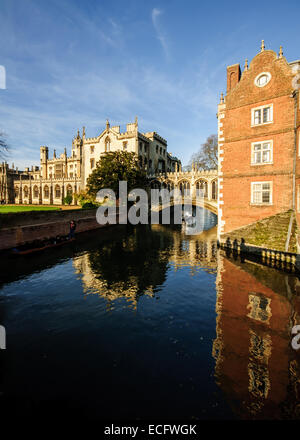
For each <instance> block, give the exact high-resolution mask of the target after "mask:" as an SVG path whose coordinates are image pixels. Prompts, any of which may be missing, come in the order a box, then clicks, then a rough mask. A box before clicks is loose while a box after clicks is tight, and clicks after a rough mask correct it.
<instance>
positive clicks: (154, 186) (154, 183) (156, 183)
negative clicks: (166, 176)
mask: <svg viewBox="0 0 300 440" xmlns="http://www.w3.org/2000/svg"><path fill="white" fill-rule="evenodd" d="M151 188H152V189H160V182H159V181H158V180H153V181H152V182H151Z"/></svg>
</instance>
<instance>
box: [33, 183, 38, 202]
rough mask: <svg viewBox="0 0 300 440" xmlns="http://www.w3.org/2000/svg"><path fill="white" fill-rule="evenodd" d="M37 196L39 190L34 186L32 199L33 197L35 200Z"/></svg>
mask: <svg viewBox="0 0 300 440" xmlns="http://www.w3.org/2000/svg"><path fill="white" fill-rule="evenodd" d="M38 196H39V189H38V187H37V186H36V185H35V186H34V187H33V197H34V198H35V199H37V198H38Z"/></svg>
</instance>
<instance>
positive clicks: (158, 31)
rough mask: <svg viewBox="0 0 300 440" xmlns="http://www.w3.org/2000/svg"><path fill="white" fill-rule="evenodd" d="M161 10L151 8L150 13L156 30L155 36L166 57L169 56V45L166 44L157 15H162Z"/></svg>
mask: <svg viewBox="0 0 300 440" xmlns="http://www.w3.org/2000/svg"><path fill="white" fill-rule="evenodd" d="M162 13H163V11H162V10H161V9H157V8H153V9H152V13H151V18H152V23H153V26H154V29H155V32H156V36H157V38H158V40H159V42H160V44H161V46H162V48H163V51H164V54H165V56H166V58H167V59H169V58H170V54H169V47H168V44H167V39H166V36H165V34H164V32H163V30H162V28H161V25H160V23H159V18H158V17H159V16H160V15H162Z"/></svg>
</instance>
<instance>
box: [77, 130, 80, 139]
mask: <svg viewBox="0 0 300 440" xmlns="http://www.w3.org/2000/svg"><path fill="white" fill-rule="evenodd" d="M77 139H80V133H79V130H77Z"/></svg>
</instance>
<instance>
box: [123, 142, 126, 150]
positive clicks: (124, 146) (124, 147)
mask: <svg viewBox="0 0 300 440" xmlns="http://www.w3.org/2000/svg"><path fill="white" fill-rule="evenodd" d="M123 150H127V142H123Z"/></svg>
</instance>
